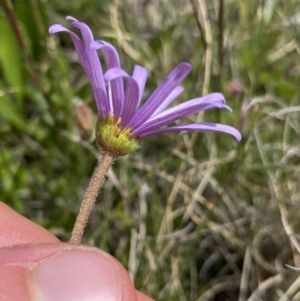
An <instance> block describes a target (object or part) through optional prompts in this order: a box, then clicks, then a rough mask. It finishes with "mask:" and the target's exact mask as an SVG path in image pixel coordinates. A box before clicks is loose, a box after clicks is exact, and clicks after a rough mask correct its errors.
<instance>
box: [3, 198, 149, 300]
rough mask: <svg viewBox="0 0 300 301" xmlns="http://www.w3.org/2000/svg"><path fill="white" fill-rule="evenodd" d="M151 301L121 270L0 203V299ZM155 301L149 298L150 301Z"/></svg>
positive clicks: (110, 259)
mask: <svg viewBox="0 0 300 301" xmlns="http://www.w3.org/2000/svg"><path fill="white" fill-rule="evenodd" d="M2 300H9V301H52V300H53V301H54V300H55V301H90V300H93V301H94V300H95V301H96V300H101V301H151V300H152V299H150V298H149V297H147V296H145V295H144V294H142V293H140V292H138V291H136V290H135V289H134V286H133V284H132V282H131V280H130V278H129V275H128V274H127V272H126V270H125V269H124V267H123V266H122V265H121V264H120V263H119V262H118V261H117V260H116V259H115V258H113V257H112V256H110V255H109V254H107V253H105V252H103V251H101V250H99V249H97V248H94V247H90V246H87V245H75V244H70V243H62V242H60V241H59V240H58V239H57V238H56V237H55V236H54V235H52V234H51V233H50V232H48V231H46V230H45V229H44V228H42V227H40V226H39V225H37V224H35V223H33V222H31V221H30V220H28V219H26V218H25V217H23V216H21V215H19V214H18V213H16V212H15V211H13V210H12V209H11V208H9V207H8V206H7V205H5V204H4V203H1V202H0V301H2ZM152 301H153V300H152Z"/></svg>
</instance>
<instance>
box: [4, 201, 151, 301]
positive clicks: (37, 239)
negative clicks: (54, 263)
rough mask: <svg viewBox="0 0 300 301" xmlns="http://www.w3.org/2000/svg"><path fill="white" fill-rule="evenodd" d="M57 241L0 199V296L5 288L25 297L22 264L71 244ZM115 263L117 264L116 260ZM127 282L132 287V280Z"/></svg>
mask: <svg viewBox="0 0 300 301" xmlns="http://www.w3.org/2000/svg"><path fill="white" fill-rule="evenodd" d="M48 242H49V244H41V243H48ZM57 242H59V240H58V239H57V238H56V237H55V236H54V235H52V234H51V233H50V232H48V231H47V230H45V229H44V228H42V227H40V226H39V225H37V224H35V223H33V222H32V221H30V220H28V219H27V218H25V217H23V216H22V215H20V214H18V213H16V212H15V211H14V210H12V209H11V208H10V207H9V206H7V205H5V204H4V203H2V202H0V247H2V248H0V279H6V280H5V281H4V280H3V281H0V296H1V295H2V294H4V291H7V290H10V294H11V298H8V299H7V300H11V301H13V300H20V296H22V300H24V301H26V299H25V297H24V296H26V294H27V295H28V289H27V284H26V283H25V278H26V273H27V269H26V268H25V267H24V266H26V265H27V264H28V262H33V263H34V262H38V261H39V260H42V259H44V258H46V257H48V256H52V255H53V254H56V253H57V252H60V251H61V250H62V249H64V248H70V247H73V245H71V246H70V245H69V244H62V243H57ZM19 244H27V245H22V246H19ZM81 246H82V245H81ZM101 252H102V251H101ZM28 260H29V261H28ZM117 264H119V265H120V263H118V262H117ZM120 266H121V265H120ZM121 271H123V272H125V276H126V277H125V278H126V279H128V274H127V272H126V271H125V270H124V268H123V267H121ZM8 281H12V283H13V286H14V288H13V289H9V287H8V285H7V282H8ZM129 285H130V286H131V287H132V283H131V281H130V282H129ZM136 294H137V300H138V301H151V300H152V301H153V299H151V298H149V297H147V296H146V295H144V294H142V293H140V292H138V291H136ZM3 296H4V295H3ZM28 300H29V299H28Z"/></svg>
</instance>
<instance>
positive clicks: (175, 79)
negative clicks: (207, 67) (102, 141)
mask: <svg viewBox="0 0 300 301" xmlns="http://www.w3.org/2000/svg"><path fill="white" fill-rule="evenodd" d="M191 69H192V66H191V65H190V64H188V63H181V64H179V65H178V66H177V67H176V68H175V69H174V70H173V71H172V72H171V73H170V74H169V75H168V76H167V78H166V79H165V80H164V81H163V82H162V83H161V84H160V85H159V86H158V87H157V88H156V90H155V91H154V92H153V93H152V94H151V96H150V97H149V99H148V100H147V101H146V103H145V104H144V105H143V106H142V107H141V108H140V109H139V110H138V111H137V112H136V113H135V114H134V115H133V117H132V119H131V121H130V123H129V126H130V127H131V128H138V127H139V126H141V125H142V124H143V123H144V122H145V121H146V120H148V118H149V117H150V116H152V114H153V113H154V112H155V111H156V110H157V108H158V107H159V106H160V105H161V103H162V102H163V101H164V100H165V99H166V98H167V97H168V96H169V95H170V93H171V92H172V91H173V90H174V89H175V88H176V87H177V86H178V85H179V84H180V83H181V82H182V81H183V80H184V79H185V77H186V76H187V75H188V74H189V72H190V71H191Z"/></svg>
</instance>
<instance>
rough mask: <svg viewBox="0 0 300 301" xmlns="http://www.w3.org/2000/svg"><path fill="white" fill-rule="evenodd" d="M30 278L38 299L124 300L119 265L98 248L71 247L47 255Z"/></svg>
mask: <svg viewBox="0 0 300 301" xmlns="http://www.w3.org/2000/svg"><path fill="white" fill-rule="evenodd" d="M28 279H29V287H30V293H31V296H32V299H31V300H34V301H69V300H76V301H86V300H101V301H115V300H121V294H122V291H121V290H122V287H121V278H120V272H119V269H118V266H117V265H116V263H115V262H114V261H113V259H112V258H110V257H109V256H108V255H106V254H100V252H98V251H94V250H83V249H69V250H65V251H62V252H61V253H58V254H56V255H53V256H52V257H49V258H46V259H44V260H43V261H41V262H39V263H37V264H36V265H35V266H34V267H33V269H32V270H31V271H30V272H29V278H28Z"/></svg>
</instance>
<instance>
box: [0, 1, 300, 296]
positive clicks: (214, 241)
mask: <svg viewBox="0 0 300 301" xmlns="http://www.w3.org/2000/svg"><path fill="white" fill-rule="evenodd" d="M0 3H1V6H0V33H1V35H0V135H1V139H0V199H1V200H2V201H4V202H6V203H7V204H9V205H10V206H11V207H13V208H14V209H15V210H17V211H18V212H20V213H21V214H23V215H25V216H27V217H28V218H30V219H32V220H33V221H35V222H37V223H39V224H41V225H42V226H44V227H46V228H47V229H49V231H51V232H52V233H54V234H55V235H57V236H58V237H59V238H61V239H62V240H64V241H67V240H68V238H69V237H70V232H71V229H72V225H73V223H74V220H75V217H76V213H77V211H78V208H79V204H80V201H81V199H82V197H83V194H84V189H85V188H86V186H87V184H88V181H89V177H90V175H91V174H92V171H93V169H94V167H95V165H96V162H97V158H99V157H100V156H101V150H99V149H98V147H97V146H96V144H95V141H93V140H92V138H91V136H92V134H91V133H92V129H91V122H92V121H93V117H92V114H91V112H93V114H96V108H95V105H94V101H93V97H92V93H91V88H90V85H89V83H88V80H87V77H86V75H85V74H84V72H83V69H82V68H81V67H80V66H79V64H78V59H77V56H76V53H75V51H74V47H73V45H72V43H71V39H70V38H69V36H68V35H67V34H60V35H59V36H49V35H48V28H49V26H50V25H52V24H53V23H58V22H59V23H63V24H65V25H68V26H69V24H68V22H67V21H66V20H65V16H66V15H72V16H74V17H76V18H78V19H80V20H81V21H84V22H85V23H87V24H88V25H89V26H90V27H91V29H92V31H93V33H94V36H95V38H102V39H105V40H107V41H109V42H111V43H112V44H113V45H115V46H116V48H117V49H118V51H119V54H120V56H121V61H122V66H123V68H124V69H125V70H128V72H131V70H132V68H133V65H134V64H140V65H143V66H145V67H147V68H148V69H149V79H148V82H147V87H146V92H145V97H146V96H147V95H149V94H150V93H151V91H153V90H154V89H155V87H156V86H157V85H158V84H159V83H160V82H161V81H162V80H163V78H164V77H165V76H166V75H167V74H168V73H169V72H170V71H171V70H172V68H174V67H175V66H176V65H177V64H178V63H179V62H181V61H187V62H190V63H192V64H193V66H194V68H193V71H192V73H191V74H190V75H189V77H188V78H187V79H186V80H185V81H184V83H183V85H184V87H185V92H184V93H183V95H182V96H180V97H179V98H178V102H182V101H184V100H187V99H191V98H194V97H197V96H200V95H203V94H206V93H209V92H214V91H221V92H222V93H223V94H224V95H225V96H226V99H227V103H228V105H229V106H231V107H232V108H233V111H234V112H233V114H230V113H228V112H222V113H220V112H219V111H217V110H213V111H209V112H206V113H205V114H204V115H203V114H200V115H198V116H192V117H190V118H189V121H192V122H194V121H196V120H197V121H201V120H206V121H212V122H213V121H216V122H221V123H226V124H229V125H234V126H235V127H237V128H238V129H239V130H240V131H241V132H242V135H243V139H242V141H241V142H240V143H237V142H236V141H235V140H234V139H233V138H232V137H231V136H229V135H226V134H214V133H197V134H170V135H162V136H158V137H151V138H149V139H146V140H144V141H143V142H142V144H141V147H140V149H139V150H138V151H137V152H136V153H134V154H132V155H130V156H127V157H124V158H121V159H119V160H117V161H116V162H115V164H114V165H113V168H112V170H111V171H110V173H109V176H108V180H107V181H106V183H105V186H104V188H103V190H102V191H101V194H100V196H99V197H98V202H97V205H96V206H95V208H94V211H93V213H92V216H91V219H90V223H89V226H88V227H87V229H86V232H85V236H84V242H85V243H88V244H91V245H95V246H97V247H99V248H102V249H104V250H106V251H108V252H109V253H111V254H113V255H114V256H115V257H117V258H118V259H119V260H120V261H121V262H122V263H123V264H124V265H125V267H126V268H127V269H128V271H129V273H130V275H131V277H132V279H133V280H134V282H135V285H136V287H137V288H138V289H140V290H142V291H144V292H146V293H147V294H149V295H150V296H151V297H153V298H154V299H155V300H157V301H159V300H180V301H187V300H195V301H200V300H201V301H204V300H207V301H212V300H216V301H217V300H218V301H225V300H238V301H244V300H247V301H254V300H255V301H256V300H280V301H286V300H300V294H299V293H298V291H299V288H300V278H298V277H299V272H298V271H294V270H291V269H288V268H287V267H286V266H285V264H289V265H292V266H299V265H300V260H299V259H300V257H299V250H300V247H299V246H298V243H297V239H298V237H297V233H299V232H300V229H299V227H300V222H299V212H300V211H299V209H300V208H299V204H300V203H299V201H300V188H299V176H300V167H299V162H300V159H299V154H300V140H299V137H300V114H299V111H300V101H299V88H298V87H299V75H300V60H299V54H300V36H299V31H300V29H299V28H300V27H299V25H300V14H299V11H300V1H299V0H265V1H263V0H261V1H258V0H247V1H245V0H210V1H204V0H163V1H158V0H126V1H120V0H119V1H118V0H113V1H108V0H102V1H97V0H76V1H68V2H64V1H58V0H51V1H46V0H27V1H25V0H23V1H22V0H15V1H12V2H10V1H9V0H1V1H0ZM12 24H14V25H17V27H15V28H13V27H12ZM18 33H19V34H18ZM80 104H81V105H80ZM90 110H91V111H90Z"/></svg>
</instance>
